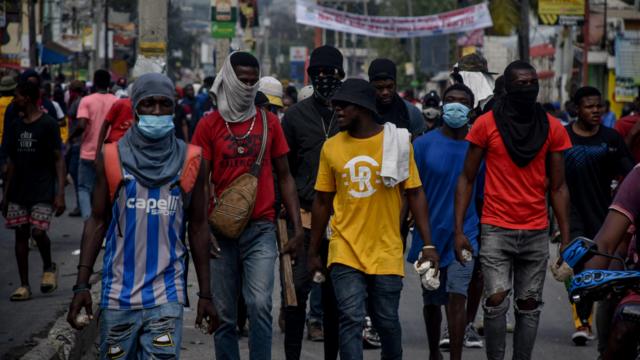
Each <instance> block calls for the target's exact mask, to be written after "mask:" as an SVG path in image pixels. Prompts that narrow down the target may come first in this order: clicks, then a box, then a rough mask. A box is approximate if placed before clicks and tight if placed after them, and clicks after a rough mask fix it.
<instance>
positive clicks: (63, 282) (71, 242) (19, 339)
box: [0, 187, 82, 359]
mask: <svg viewBox="0 0 640 360" xmlns="http://www.w3.org/2000/svg"><path fill="white" fill-rule="evenodd" d="M65 193H66V203H67V208H68V210H69V211H70V210H72V209H70V208H73V207H75V195H74V194H73V190H72V188H71V187H67V189H66V192H65ZM0 221H1V222H2V224H0V239H1V240H0V264H3V266H1V267H0V354H2V355H1V357H2V358H4V359H13V358H17V357H19V356H20V355H21V354H23V353H25V352H26V351H28V350H29V349H30V348H31V347H33V346H34V345H35V344H36V341H37V339H38V338H44V337H45V336H46V333H47V332H48V329H49V327H51V325H53V322H54V321H55V320H56V319H57V318H58V317H59V316H60V315H62V314H63V313H64V311H65V310H66V309H67V306H68V304H69V302H70V301H71V297H72V292H71V287H72V286H73V284H74V283H75V281H76V272H77V271H76V265H78V256H76V255H72V252H73V251H74V250H76V249H79V248H80V236H81V234H82V221H81V220H80V219H79V218H70V217H69V216H68V215H67V214H66V213H65V214H63V215H62V216H60V217H58V218H54V220H53V222H52V224H51V229H50V231H49V237H50V239H51V243H52V258H53V261H54V262H55V263H56V264H57V265H58V289H57V290H56V291H55V292H53V293H52V294H49V295H43V294H41V293H40V277H41V276H42V260H41V258H40V253H39V252H38V251H37V250H32V251H31V252H30V253H29V282H30V284H31V292H32V294H33V296H32V299H31V300H29V301H24V302H11V301H9V296H10V295H11V293H13V291H14V290H15V289H16V288H17V287H18V286H20V278H19V277H18V267H17V264H16V260H15V256H14V243H15V240H14V239H15V238H14V233H13V231H11V230H7V229H6V228H5V226H4V218H2V220H0Z"/></svg>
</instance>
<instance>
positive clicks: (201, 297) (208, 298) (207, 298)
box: [197, 292, 213, 300]
mask: <svg viewBox="0 0 640 360" xmlns="http://www.w3.org/2000/svg"><path fill="white" fill-rule="evenodd" d="M197 295H198V297H199V298H200V299H205V300H213V295H211V294H210V293H209V294H201V293H200V292H198V293H197Z"/></svg>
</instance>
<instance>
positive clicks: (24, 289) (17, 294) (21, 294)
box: [9, 286, 31, 301]
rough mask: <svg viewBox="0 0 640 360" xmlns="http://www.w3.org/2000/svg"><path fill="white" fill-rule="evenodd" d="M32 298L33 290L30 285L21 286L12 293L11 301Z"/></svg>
mask: <svg viewBox="0 0 640 360" xmlns="http://www.w3.org/2000/svg"><path fill="white" fill-rule="evenodd" d="M29 299H31V290H30V289H29V287H28V286H20V287H19V288H17V289H16V291H14V292H13V294H11V297H10V298H9V300H11V301H25V300H29Z"/></svg>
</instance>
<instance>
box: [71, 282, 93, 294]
mask: <svg viewBox="0 0 640 360" xmlns="http://www.w3.org/2000/svg"><path fill="white" fill-rule="evenodd" d="M83 291H91V284H87V283H84V284H76V285H74V286H73V293H74V294H77V293H81V292H83Z"/></svg>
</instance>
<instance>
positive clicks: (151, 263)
mask: <svg viewBox="0 0 640 360" xmlns="http://www.w3.org/2000/svg"><path fill="white" fill-rule="evenodd" d="M177 180H178V178H176V181H172V182H170V183H168V184H166V185H163V186H161V187H159V188H153V189H148V188H146V187H144V186H142V185H141V184H139V183H138V182H137V181H136V180H135V178H134V177H133V176H131V175H130V174H127V173H126V172H125V174H124V183H123V186H121V187H120V189H119V191H118V193H117V195H116V198H115V200H114V202H113V210H112V212H113V216H112V219H111V224H110V225H109V229H108V231H107V239H106V245H105V254H104V267H103V276H102V295H101V301H100V306H101V307H102V308H106V309H118V310H128V309H147V308H151V307H154V306H157V305H161V304H166V303H171V302H177V303H181V304H184V303H185V299H186V285H185V279H184V277H185V266H186V262H185V258H186V251H187V250H186V246H185V244H184V239H182V234H184V226H185V210H184V204H183V199H182V192H181V189H180V187H179V186H178V181H177Z"/></svg>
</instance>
